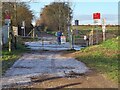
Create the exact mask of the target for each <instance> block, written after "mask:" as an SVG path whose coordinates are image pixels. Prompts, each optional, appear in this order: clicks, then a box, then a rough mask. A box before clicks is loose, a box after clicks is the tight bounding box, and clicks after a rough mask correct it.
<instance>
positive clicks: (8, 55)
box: [2, 38, 28, 75]
mask: <svg viewBox="0 0 120 90" xmlns="http://www.w3.org/2000/svg"><path fill="white" fill-rule="evenodd" d="M18 40H19V42H18V44H17V49H16V50H15V49H14V50H12V52H9V51H8V44H7V45H5V47H4V48H3V50H2V75H4V74H5V72H6V70H8V69H9V68H10V67H11V66H12V65H13V64H14V62H15V61H16V60H18V59H19V58H20V57H21V55H22V54H23V53H25V52H26V51H28V49H27V48H26V47H25V45H24V44H23V40H22V39H21V38H19V39H18ZM20 41H22V42H20Z"/></svg>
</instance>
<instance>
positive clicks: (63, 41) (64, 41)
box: [61, 36, 66, 44]
mask: <svg viewBox="0 0 120 90" xmlns="http://www.w3.org/2000/svg"><path fill="white" fill-rule="evenodd" d="M63 43H66V37H65V36H61V44H63Z"/></svg>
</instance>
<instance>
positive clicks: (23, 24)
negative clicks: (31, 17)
mask: <svg viewBox="0 0 120 90" xmlns="http://www.w3.org/2000/svg"><path fill="white" fill-rule="evenodd" d="M22 26H23V27H24V28H23V36H24V37H25V21H23V22H22Z"/></svg>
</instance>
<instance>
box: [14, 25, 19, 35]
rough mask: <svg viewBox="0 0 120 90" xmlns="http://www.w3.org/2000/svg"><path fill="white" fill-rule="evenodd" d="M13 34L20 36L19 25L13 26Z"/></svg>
mask: <svg viewBox="0 0 120 90" xmlns="http://www.w3.org/2000/svg"><path fill="white" fill-rule="evenodd" d="M13 34H14V36H18V27H15V26H13Z"/></svg>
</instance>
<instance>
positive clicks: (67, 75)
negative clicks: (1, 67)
mask: <svg viewBox="0 0 120 90" xmlns="http://www.w3.org/2000/svg"><path fill="white" fill-rule="evenodd" d="M47 38H48V37H47ZM47 38H45V40H44V41H45V46H44V48H45V49H46V48H48V46H49V48H48V50H47V51H46V50H41V48H42V47H41V44H42V43H41V41H38V42H27V43H26V44H27V45H29V48H31V52H29V53H25V54H24V55H23V56H22V57H21V58H20V59H19V60H17V61H16V62H15V63H14V65H13V66H12V67H11V68H10V69H9V70H8V71H7V72H6V74H5V76H3V77H2V85H3V88H11V87H16V88H18V87H26V88H55V89H62V88H116V87H117V85H116V84H114V83H113V82H111V81H109V80H107V79H106V78H105V77H104V76H103V75H102V74H99V73H96V72H94V71H93V70H90V69H89V68H88V67H87V66H86V65H85V64H84V63H82V62H80V61H77V60H76V59H75V58H74V57H72V55H70V54H69V56H66V53H64V51H61V50H67V49H68V50H69V49H70V48H69V46H70V45H69V43H68V44H63V45H57V43H56V41H55V38H54V39H52V41H49V40H51V39H50V38H49V39H47ZM50 42H51V43H50ZM63 46H64V48H63ZM56 48H57V49H56ZM61 48H62V49H61ZM77 48H78V47H77ZM79 48H82V47H79Z"/></svg>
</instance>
